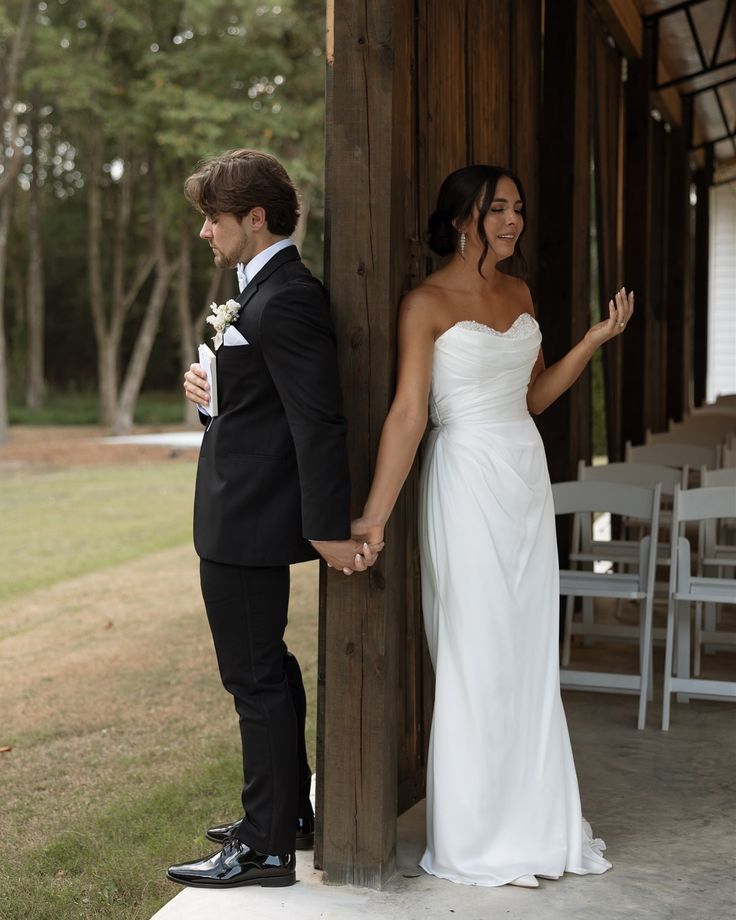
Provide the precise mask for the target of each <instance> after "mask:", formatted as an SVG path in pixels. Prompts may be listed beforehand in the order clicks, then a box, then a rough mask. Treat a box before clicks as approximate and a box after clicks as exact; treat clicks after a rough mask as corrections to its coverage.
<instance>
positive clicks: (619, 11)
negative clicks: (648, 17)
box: [592, 0, 644, 58]
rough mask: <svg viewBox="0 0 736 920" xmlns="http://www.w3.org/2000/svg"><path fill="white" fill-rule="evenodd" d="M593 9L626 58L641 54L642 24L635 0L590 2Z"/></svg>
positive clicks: (642, 42)
mask: <svg viewBox="0 0 736 920" xmlns="http://www.w3.org/2000/svg"><path fill="white" fill-rule="evenodd" d="M592 3H593V6H594V8H595V9H596V10H597V11H598V13H599V14H600V16H601V17H602V19H603V21H604V22H605V24H606V27H607V28H608V31H609V32H610V33H611V35H612V36H613V38H614V41H615V42H616V44H617V45H618V46H619V48H620V49H621V51H623V53H624V54H625V55H626V57H627V58H640V57H641V56H642V53H643V47H644V40H643V28H644V27H643V23H642V18H641V14H640V13H639V9H638V7H637V4H636V2H635V0H592Z"/></svg>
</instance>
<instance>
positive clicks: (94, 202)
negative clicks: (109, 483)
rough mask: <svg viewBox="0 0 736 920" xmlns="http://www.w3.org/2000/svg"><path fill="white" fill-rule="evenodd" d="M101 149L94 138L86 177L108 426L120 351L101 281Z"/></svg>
mask: <svg viewBox="0 0 736 920" xmlns="http://www.w3.org/2000/svg"><path fill="white" fill-rule="evenodd" d="M101 166H102V151H101V149H100V145H99V141H98V140H97V138H95V139H94V140H93V141H92V144H91V145H90V152H89V174H88V176H87V272H88V278H89V305H90V311H91V313H92V326H93V328H94V332H95V339H96V341H97V385H98V388H99V391H100V421H101V422H102V424H103V425H105V426H107V427H109V426H110V425H112V423H113V421H114V419H115V408H116V406H117V396H118V354H117V343H116V342H115V341H114V340H113V337H112V335H111V334H110V331H109V329H108V324H107V322H106V316H105V314H106V306H105V289H104V285H103V281H102V190H101V189H100V169H101Z"/></svg>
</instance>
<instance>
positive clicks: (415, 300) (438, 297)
mask: <svg viewBox="0 0 736 920" xmlns="http://www.w3.org/2000/svg"><path fill="white" fill-rule="evenodd" d="M446 297H447V293H446V291H444V289H443V288H442V287H441V286H439V285H437V284H435V283H434V282H433V281H431V279H430V278H427V279H425V280H424V281H423V282H422V283H421V284H420V285H418V286H417V287H415V288H413V289H412V290H411V291H407V292H406V293H405V294H404V296H403V297H402V299H401V307H400V312H401V316H402V318H407V317H411V318H412V319H413V320H419V321H421V322H422V323H423V324H427V325H430V326H434V325H436V324H437V321H438V319H439V316H440V312H441V310H442V306H443V303H444V301H445V299H446Z"/></svg>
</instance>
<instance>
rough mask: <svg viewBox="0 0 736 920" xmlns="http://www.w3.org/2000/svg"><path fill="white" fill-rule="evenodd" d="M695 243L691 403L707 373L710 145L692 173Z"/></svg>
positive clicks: (698, 401)
mask: <svg viewBox="0 0 736 920" xmlns="http://www.w3.org/2000/svg"><path fill="white" fill-rule="evenodd" d="M694 180H695V193H696V195H697V198H698V200H697V204H696V205H695V246H694V265H693V310H694V313H693V402H694V404H695V405H696V406H702V405H703V403H704V402H705V382H706V376H707V373H708V258H709V252H710V187H711V185H712V184H713V145H712V144H709V145H708V146H707V147H706V148H705V166H704V167H702V168H701V169H698V170H697V171H696V173H695V176H694Z"/></svg>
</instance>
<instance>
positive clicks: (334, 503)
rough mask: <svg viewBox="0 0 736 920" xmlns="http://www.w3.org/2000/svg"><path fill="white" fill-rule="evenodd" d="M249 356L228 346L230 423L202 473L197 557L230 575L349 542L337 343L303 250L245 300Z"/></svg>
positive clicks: (212, 424) (222, 417) (216, 433)
mask: <svg viewBox="0 0 736 920" xmlns="http://www.w3.org/2000/svg"><path fill="white" fill-rule="evenodd" d="M238 302H239V303H240V304H241V307H242V309H241V311H240V314H239V316H238V319H237V321H236V322H235V323H234V326H235V328H236V329H237V330H238V331H239V332H240V333H241V334H242V335H243V336H244V337H245V339H246V340H247V342H248V344H247V345H224V344H223V345H221V346H220V347H219V348H218V349H217V351H216V353H215V355H216V362H217V382H218V388H217V396H218V403H219V406H218V408H219V415H217V416H216V417H215V418H213V419H208V418H203V421H204V423H205V424H206V425H207V428H206V431H205V434H204V438H203V441H202V448H201V451H200V455H199V465H198V467H197V484H196V490H195V498H194V546H195V549H196V551H197V554H198V555H199V556H200V557H201V558H203V559H209V560H211V561H213V562H221V563H226V564H230V565H251V566H270V565H287V564H289V563H292V562H302V561H303V560H306V559H315V558H316V557H317V553H316V552H315V551H314V549H313V548H312V546H311V545H310V544H309V543H308V542H307V541H308V540H344V539H347V538H348V537H349V536H350V480H349V473H348V463H347V453H346V448H345V419H344V417H343V414H342V399H341V393H340V381H339V377H338V370H337V348H336V341H335V331H334V327H333V324H332V319H331V316H330V309H329V303H328V300H327V296H326V294H325V291H324V288H323V287H322V285H321V284H320V283H319V281H317V280H316V279H315V278H314V277H313V276H312V275H311V273H310V272H309V270H308V269H307V268H306V267H305V266H304V265H303V263H302V261H301V259H300V258H299V253H298V251H297V249H296V247H295V246H292V247H288V248H287V249H283V250H281V252H278V253H276V255H275V256H274V257H273V258H272V259H271V260H270V261H269V262H267V263H266V265H265V266H264V267H263V268H262V269H261V271H260V272H259V273H258V274H257V275H256V276H255V278H253V279H252V281H251V282H250V283H249V284H248V286H247V287H246V288H245V289H244V290H243V291H242V292H241V294H240V296H239V297H238Z"/></svg>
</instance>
